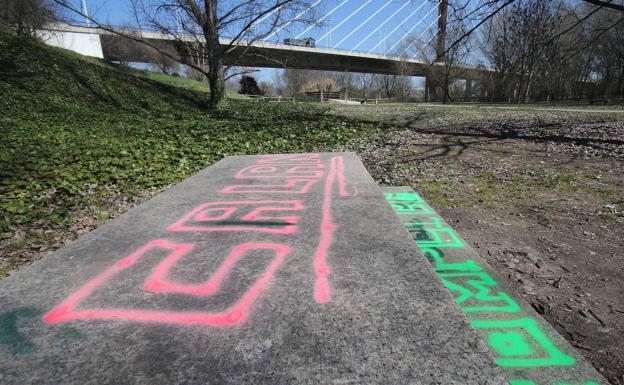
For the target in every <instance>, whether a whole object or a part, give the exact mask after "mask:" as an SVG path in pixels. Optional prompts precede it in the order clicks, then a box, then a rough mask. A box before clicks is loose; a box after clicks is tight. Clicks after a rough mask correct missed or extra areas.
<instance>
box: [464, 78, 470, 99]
mask: <svg viewBox="0 0 624 385" xmlns="http://www.w3.org/2000/svg"><path fill="white" fill-rule="evenodd" d="M471 97H472V79H466V86H465V87H464V98H471Z"/></svg>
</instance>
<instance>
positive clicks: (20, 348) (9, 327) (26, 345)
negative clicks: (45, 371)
mask: <svg viewBox="0 0 624 385" xmlns="http://www.w3.org/2000/svg"><path fill="white" fill-rule="evenodd" d="M39 313H40V312H39V311H38V310H37V309H35V308H33V307H21V308H17V309H14V310H11V311H10V312H7V313H4V314H0V346H2V347H3V348H4V349H6V350H8V351H9V352H10V353H12V354H28V353H32V352H34V351H35V350H36V349H37V348H36V346H35V345H34V344H33V343H32V342H30V341H29V340H28V338H26V337H25V336H24V335H23V334H22V333H20V331H19V329H18V327H17V324H18V321H19V320H20V319H22V318H33V317H35V316H37V315H39Z"/></svg>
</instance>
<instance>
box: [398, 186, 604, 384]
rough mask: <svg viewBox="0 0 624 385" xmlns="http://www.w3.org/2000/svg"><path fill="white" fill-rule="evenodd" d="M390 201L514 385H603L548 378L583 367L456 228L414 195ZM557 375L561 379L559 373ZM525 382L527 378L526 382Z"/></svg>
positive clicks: (413, 193) (410, 193)
mask: <svg viewBox="0 0 624 385" xmlns="http://www.w3.org/2000/svg"><path fill="white" fill-rule="evenodd" d="M386 199H387V200H388V202H389V203H390V205H391V206H392V207H393V209H394V210H395V212H396V213H397V214H398V215H399V217H400V218H401V219H402V220H403V222H404V224H405V226H406V227H407V229H408V230H409V231H410V233H411V234H412V236H413V238H414V240H415V242H416V244H417V245H418V247H419V248H420V250H421V251H422V252H423V254H425V256H427V257H428V259H429V260H430V261H431V263H432V265H433V267H434V269H435V271H436V272H437V273H438V276H439V277H440V279H441V281H442V283H443V284H444V286H445V287H446V288H448V289H449V290H450V291H451V292H452V293H453V294H454V295H455V302H456V303H457V304H458V306H459V307H460V310H461V311H462V312H463V313H464V314H465V315H466V316H467V317H468V318H469V320H470V323H471V325H472V326H473V327H474V328H475V329H476V330H477V332H478V333H479V334H480V335H481V336H482V338H483V339H484V341H485V342H486V344H487V345H488V346H489V347H490V350H491V351H492V353H493V354H494V357H495V359H496V362H497V363H498V364H499V366H500V367H501V368H503V369H504V370H505V371H506V372H507V374H508V375H509V376H510V377H511V378H514V379H513V380H511V384H512V385H537V383H536V382H533V381H536V380H537V381H543V380H544V379H546V381H547V382H546V383H545V384H544V385H546V384H548V385H573V384H574V385H598V384H599V382H595V381H589V382H581V383H579V382H578V381H571V382H570V379H569V378H557V377H555V378H545V377H547V374H551V373H553V371H547V372H543V373H541V372H540V371H539V369H540V368H544V369H546V368H556V367H571V366H574V365H576V364H577V362H576V360H575V358H574V357H573V356H571V355H569V354H567V353H566V352H565V351H564V350H563V348H562V347H561V346H557V344H556V343H555V342H554V341H553V340H552V339H551V338H550V337H549V336H548V334H547V333H546V332H544V331H543V330H542V328H541V326H540V324H539V323H538V322H537V321H536V320H535V319H534V318H532V317H531V316H532V314H531V313H529V312H527V311H526V310H524V308H523V307H522V306H520V304H519V303H518V302H516V300H514V299H513V298H512V297H511V296H510V295H508V294H507V293H505V292H504V291H503V290H500V289H499V286H500V285H499V284H498V282H497V281H496V280H495V279H494V278H493V276H492V275H491V274H490V273H489V272H488V271H486V270H488V268H487V265H486V264H485V263H484V262H480V261H477V259H480V258H478V257H472V258H471V257H468V255H469V254H470V253H472V254H474V251H472V250H471V249H470V248H469V247H468V246H467V245H466V244H465V243H464V242H463V241H462V240H461V238H460V237H459V236H457V234H456V233H455V232H454V231H453V229H452V228H450V227H448V226H447V225H446V224H445V223H444V221H443V220H442V218H440V217H439V216H438V215H437V214H436V213H435V211H434V210H433V209H432V208H431V207H430V206H429V205H428V204H427V203H426V202H425V201H424V200H423V199H422V197H420V196H419V195H418V194H417V193H415V192H413V191H404V192H398V193H387V194H386ZM555 373H561V372H558V371H555ZM523 377H524V378H523Z"/></svg>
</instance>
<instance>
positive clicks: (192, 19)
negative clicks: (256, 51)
mask: <svg viewBox="0 0 624 385" xmlns="http://www.w3.org/2000/svg"><path fill="white" fill-rule="evenodd" d="M52 1H54V2H55V3H57V4H59V5H61V6H63V7H65V8H66V9H69V10H70V11H72V12H74V13H75V14H79V15H81V16H83V17H87V15H84V14H82V12H81V9H80V7H79V6H78V4H76V0H52ZM129 1H130V4H131V6H132V9H133V16H134V18H135V20H136V22H137V24H138V26H139V28H140V32H141V34H140V38H138V39H137V38H135V37H133V36H127V35H125V34H123V33H120V31H117V30H115V29H114V28H111V27H109V26H106V25H105V24H104V23H101V22H99V21H98V20H96V19H95V18H92V17H91V18H89V19H90V20H91V21H92V22H93V23H94V24H95V25H96V26H98V27H100V28H103V29H105V30H107V31H109V32H111V33H114V34H117V35H120V36H124V37H126V38H130V39H132V40H135V41H140V42H142V43H144V44H146V45H148V46H150V47H151V48H153V49H156V50H158V51H159V52H161V53H162V54H163V55H165V56H167V57H169V58H171V59H173V60H178V61H180V63H182V64H184V65H187V66H189V67H190V68H192V69H193V70H194V71H196V72H198V73H200V74H202V75H204V76H205V77H206V78H207V79H208V83H209V84H210V104H211V105H213V106H214V105H216V104H217V103H218V102H219V101H220V100H222V99H223V97H224V96H225V87H224V83H225V81H226V80H227V79H228V78H229V77H232V76H236V75H239V74H240V73H229V71H230V70H231V69H232V68H233V66H232V65H231V64H227V65H226V64H225V61H224V58H225V57H226V56H227V55H234V56H238V57H242V56H244V55H246V54H248V53H249V47H250V46H251V44H252V43H253V42H255V41H257V40H259V39H263V38H266V37H270V36H272V35H274V33H275V32H277V31H278V30H281V29H285V28H287V27H288V26H290V25H292V24H293V22H310V21H311V20H313V18H314V17H313V16H314V14H313V13H310V12H303V11H306V10H310V9H311V8H312V7H311V1H310V0H232V1H226V0H221V1H219V0H129ZM297 15H302V16H300V17H299V18H297V17H296V16H297ZM295 19H296V20H295ZM144 31H157V32H160V33H163V34H165V35H166V36H167V38H168V39H170V40H171V41H172V44H175V47H176V49H177V51H178V54H177V55H171V54H170V53H168V52H166V51H164V50H162V49H161V47H158V46H157V45H156V44H154V43H153V42H152V41H150V40H149V39H147V38H145V35H144V34H143V32H144ZM226 38H227V39H226ZM235 61H236V60H231V61H230V62H235Z"/></svg>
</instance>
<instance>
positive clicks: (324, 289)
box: [314, 156, 349, 303]
mask: <svg viewBox="0 0 624 385" xmlns="http://www.w3.org/2000/svg"><path fill="white" fill-rule="evenodd" d="M336 182H338V189H339V194H340V195H341V196H349V193H348V192H347V191H346V186H345V178H344V161H343V159H342V157H339V156H337V157H333V158H332V159H331V162H330V168H329V173H328V175H327V179H326V180H325V186H324V187H323V207H322V212H323V217H322V220H321V237H320V240H319V245H318V247H317V249H316V253H315V255H314V271H315V274H316V284H315V286H314V299H315V300H316V302H319V303H324V302H327V301H329V299H330V297H331V294H330V288H329V280H328V277H329V275H330V274H331V269H330V268H329V265H328V264H327V256H328V253H329V248H330V247H331V244H332V241H333V238H334V231H335V230H336V225H335V224H334V222H333V218H332V190H333V188H334V184H335V183H336Z"/></svg>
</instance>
